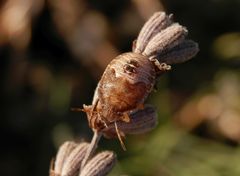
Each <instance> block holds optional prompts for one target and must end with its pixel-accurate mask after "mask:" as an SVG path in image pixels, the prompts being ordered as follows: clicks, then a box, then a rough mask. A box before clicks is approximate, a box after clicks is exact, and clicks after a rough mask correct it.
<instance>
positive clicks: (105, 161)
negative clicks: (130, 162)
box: [79, 151, 116, 176]
mask: <svg viewBox="0 0 240 176" xmlns="http://www.w3.org/2000/svg"><path fill="white" fill-rule="evenodd" d="M115 163H116V155H115V154H114V153H113V152H111V151H104V152H102V153H99V154H97V155H96V156H95V157H94V158H92V159H91V160H90V161H89V162H88V163H87V165H86V166H85V167H84V168H83V170H82V171H81V173H80V175H79V176H105V175H107V174H108V173H109V172H110V171H111V169H112V168H113V166H114V165H115Z"/></svg>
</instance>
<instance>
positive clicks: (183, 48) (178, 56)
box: [156, 40, 199, 64]
mask: <svg viewBox="0 0 240 176" xmlns="http://www.w3.org/2000/svg"><path fill="white" fill-rule="evenodd" d="M198 51H199V48H198V44H197V43H196V42H194V41H192V40H185V41H183V42H182V43H180V44H179V45H177V46H175V47H174V48H172V49H171V50H170V51H168V52H164V53H160V54H157V56H156V59H157V60H158V61H159V62H164V63H167V64H178V63H182V62H186V61H187V60H189V59H191V58H192V57H194V56H195V55H196V54H197V53H198Z"/></svg>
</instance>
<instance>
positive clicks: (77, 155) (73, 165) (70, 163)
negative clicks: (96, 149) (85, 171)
mask: <svg viewBox="0 0 240 176" xmlns="http://www.w3.org/2000/svg"><path fill="white" fill-rule="evenodd" d="M88 147H89V144H88V143H81V144H79V145H78V146H77V147H76V148H75V149H74V150H73V151H72V152H71V153H70V155H69V157H68V158H67V159H66V161H65V163H64V165H63V168H62V173H61V175H63V176H74V175H75V174H76V173H77V172H78V170H79V169H80V165H81V162H82V160H83V158H84V156H85V155H86V151H87V149H88Z"/></svg>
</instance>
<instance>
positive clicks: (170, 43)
mask: <svg viewBox="0 0 240 176" xmlns="http://www.w3.org/2000/svg"><path fill="white" fill-rule="evenodd" d="M186 35H187V29H186V28H184V27H183V26H181V25H180V24H178V23H174V24H172V25H171V26H170V27H168V28H166V29H164V30H162V31H161V32H160V33H158V34H157V35H155V36H154V37H153V38H152V39H151V40H150V41H149V43H148V45H147V46H146V48H145V50H144V52H143V55H146V56H152V55H154V54H156V53H161V52H164V51H166V50H169V49H171V48H173V47H175V46H176V45H178V44H180V43H181V42H182V41H183V40H184V39H185V36H186Z"/></svg>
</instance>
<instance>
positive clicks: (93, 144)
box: [81, 130, 102, 170]
mask: <svg viewBox="0 0 240 176" xmlns="http://www.w3.org/2000/svg"><path fill="white" fill-rule="evenodd" d="M101 137H102V133H101V132H98V131H96V130H95V131H94V135H93V138H92V141H91V143H90V145H89V147H88V149H87V151H86V154H85V156H84V158H83V161H82V163H81V170H82V169H83V167H84V166H85V164H86V163H87V161H88V160H89V158H91V157H92V155H93V153H94V152H95V150H96V148H97V146H98V142H99V140H100V139H101Z"/></svg>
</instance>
